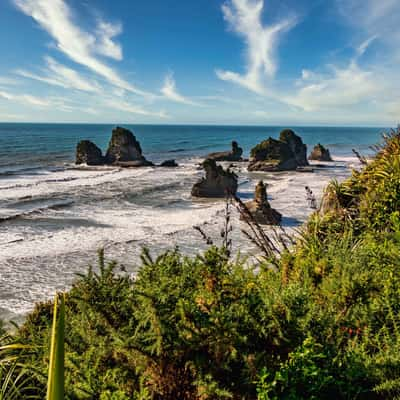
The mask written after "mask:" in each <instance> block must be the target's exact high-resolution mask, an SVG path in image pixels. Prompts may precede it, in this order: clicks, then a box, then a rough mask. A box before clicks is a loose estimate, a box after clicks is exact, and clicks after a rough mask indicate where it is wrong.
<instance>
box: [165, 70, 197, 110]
mask: <svg viewBox="0 0 400 400" xmlns="http://www.w3.org/2000/svg"><path fill="white" fill-rule="evenodd" d="M161 93H162V94H163V96H164V97H165V98H166V99H168V100H172V101H174V102H176V103H181V104H187V105H192V106H198V105H200V104H199V103H196V102H194V101H192V100H190V99H188V98H187V97H184V96H183V95H181V94H180V93H179V92H178V90H177V88H176V82H175V78H174V75H173V73H169V74H167V76H166V77H165V80H164V86H163V87H162V88H161Z"/></svg>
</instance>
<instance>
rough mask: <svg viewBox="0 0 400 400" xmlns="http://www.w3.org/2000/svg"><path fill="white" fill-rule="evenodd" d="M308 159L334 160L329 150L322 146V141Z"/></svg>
mask: <svg viewBox="0 0 400 400" xmlns="http://www.w3.org/2000/svg"><path fill="white" fill-rule="evenodd" d="M308 159H309V160H313V161H333V160H332V157H331V154H330V152H329V150H328V149H327V148H326V147H324V146H322V144H321V143H318V144H317V145H316V146H315V147H314V149H313V151H312V152H311V154H310V156H309V157H308Z"/></svg>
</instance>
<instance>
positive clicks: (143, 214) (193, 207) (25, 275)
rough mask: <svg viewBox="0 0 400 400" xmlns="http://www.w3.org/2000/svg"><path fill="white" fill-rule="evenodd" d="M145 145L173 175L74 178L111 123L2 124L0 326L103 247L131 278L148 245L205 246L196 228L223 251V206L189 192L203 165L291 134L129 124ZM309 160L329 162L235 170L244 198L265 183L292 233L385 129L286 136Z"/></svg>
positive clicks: (85, 171) (237, 235) (92, 173)
mask: <svg viewBox="0 0 400 400" xmlns="http://www.w3.org/2000/svg"><path fill="white" fill-rule="evenodd" d="M123 126H124V127H126V128H128V129H130V130H132V131H133V132H134V134H135V136H136V138H137V139H138V140H139V141H140V143H141V146H142V149H143V153H144V155H145V157H146V158H147V159H148V160H151V161H153V162H155V163H158V162H161V161H163V160H166V159H175V160H176V161H177V162H178V163H179V167H178V168H154V167H145V168H139V169H120V168H116V167H86V168H77V167H76V166H75V165H74V156H75V146H76V143H77V142H78V141H79V140H82V139H89V140H92V141H94V142H95V143H96V144H97V145H98V146H99V147H100V148H102V149H103V151H105V150H106V148H107V143H108V141H109V138H110V136H111V130H112V128H113V127H114V126H113V125H86V124H81V125H73V124H8V123H4V124H0V318H3V319H6V320H9V319H15V320H17V321H18V320H21V318H22V317H23V316H24V315H25V314H26V313H27V312H29V311H30V310H31V309H32V308H33V305H34V303H35V302H37V301H42V300H46V299H49V298H51V297H52V296H53V295H54V293H55V292H56V291H59V290H65V289H67V288H68V287H70V285H71V284H72V282H73V281H74V279H76V273H82V272H84V271H85V270H86V269H87V267H88V265H89V264H92V265H95V264H96V253H97V250H98V249H99V248H104V249H105V254H106V258H107V259H109V260H117V261H118V262H119V263H120V264H121V265H123V266H124V268H125V269H126V271H127V273H130V274H134V273H135V272H136V271H137V269H138V268H139V266H140V262H139V256H140V253H141V251H142V248H143V247H149V248H150V249H151V252H152V254H154V255H157V254H159V253H160V252H162V251H165V250H167V249H172V248H174V247H175V246H178V247H179V248H180V249H181V250H182V252H183V253H185V254H191V255H193V254H196V253H197V252H199V251H201V250H202V249H204V248H205V247H206V244H205V243H204V241H203V239H202V238H201V237H200V235H199V233H198V232H197V231H195V230H194V229H193V226H194V225H200V226H202V228H203V229H204V230H205V231H206V232H207V233H208V234H209V235H210V236H211V237H213V238H214V239H215V242H216V243H218V242H219V241H220V239H219V237H220V233H219V232H220V229H221V227H222V224H223V220H224V209H225V202H224V200H194V199H192V198H191V196H190V190H191V187H192V185H193V183H194V182H196V180H198V179H199V178H200V177H201V176H202V171H201V170H199V168H198V164H199V163H200V162H201V161H202V159H203V158H204V156H205V155H206V154H208V153H210V152H214V151H221V150H228V149H229V148H230V143H231V141H232V140H236V141H237V142H238V143H239V145H240V146H241V147H242V148H243V149H244V156H245V157H248V154H249V151H250V149H251V148H252V147H253V146H254V145H255V144H257V143H259V142H260V141H262V140H264V139H266V138H268V137H269V136H272V137H275V138H276V137H278V135H279V132H280V131H281V130H282V129H283V128H285V127H261V126H257V127H255V126H253V127H244V126H171V125H166V126H161V125H123ZM291 128H292V129H294V130H295V131H296V133H297V134H299V135H300V136H301V137H302V139H303V141H304V142H305V143H306V144H307V146H308V149H309V151H310V150H311V149H312V147H313V146H314V145H315V144H317V143H319V142H320V143H322V144H323V145H325V146H326V147H328V148H329V149H330V151H331V155H332V156H333V158H334V162H333V163H329V165H328V166H327V167H326V168H319V167H318V168H316V169H315V172H314V173H298V172H279V173H249V172H247V170H246V165H245V163H235V164H236V171H237V173H238V175H239V193H238V195H239V197H241V198H242V199H243V200H247V199H251V198H252V196H253V191H254V186H255V184H256V182H257V181H258V180H260V179H263V180H265V181H266V182H267V183H268V185H269V186H268V197H269V200H270V202H271V205H272V206H273V207H274V208H276V209H277V210H278V211H279V212H281V213H282V214H283V216H284V218H283V226H284V227H285V228H286V229H288V230H293V229H295V228H296V227H298V226H299V225H300V224H301V223H303V222H304V221H305V220H306V218H307V216H308V215H309V214H310V213H311V212H312V209H311V208H310V206H309V204H308V202H307V199H306V193H305V190H304V188H305V186H309V187H310V188H311V190H312V191H313V192H314V194H315V195H316V197H317V199H320V198H321V195H322V192H323V189H324V187H325V186H326V184H327V183H328V182H329V181H330V180H331V179H333V178H335V179H338V180H342V179H344V178H346V177H347V176H349V174H350V173H351V169H352V168H358V167H359V162H358V160H357V158H356V157H354V154H353V153H352V149H353V148H354V149H356V150H357V151H359V152H360V153H361V154H363V155H368V154H370V153H371V150H370V146H371V145H374V144H376V143H377V142H379V139H380V134H381V133H382V131H383V129H381V128H361V127H359V128H358V127H351V128H349V127H347V128H346V127H344V128H338V127H291ZM232 213H233V219H232V225H233V232H232V239H233V245H234V249H239V248H240V250H241V253H242V254H244V255H245V254H247V253H248V254H252V253H254V249H253V247H252V244H251V243H249V242H248V240H247V239H246V238H245V236H244V235H243V233H242V232H241V229H242V228H243V225H242V223H241V222H239V219H238V217H237V215H236V214H235V212H234V211H232Z"/></svg>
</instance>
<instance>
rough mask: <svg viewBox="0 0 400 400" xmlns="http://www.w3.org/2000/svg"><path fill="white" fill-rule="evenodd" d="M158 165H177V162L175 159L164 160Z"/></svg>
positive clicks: (170, 166)
mask: <svg viewBox="0 0 400 400" xmlns="http://www.w3.org/2000/svg"><path fill="white" fill-rule="evenodd" d="M160 167H169V168H172V167H178V164H177V162H176V161H175V160H165V161H163V162H162V163H161V164H160Z"/></svg>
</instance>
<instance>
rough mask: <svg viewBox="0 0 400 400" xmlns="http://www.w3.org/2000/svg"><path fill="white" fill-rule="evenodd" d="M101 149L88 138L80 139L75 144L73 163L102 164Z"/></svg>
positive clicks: (103, 160)
mask: <svg viewBox="0 0 400 400" xmlns="http://www.w3.org/2000/svg"><path fill="white" fill-rule="evenodd" d="M104 162H105V159H104V157H103V154H102V152H101V150H100V149H99V148H98V147H97V146H96V145H95V144H94V143H93V142H91V141H90V140H81V141H80V142H79V143H78V144H77V146H76V158H75V164H78V165H80V164H87V165H103V164H104Z"/></svg>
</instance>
